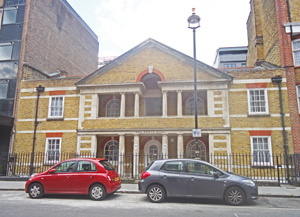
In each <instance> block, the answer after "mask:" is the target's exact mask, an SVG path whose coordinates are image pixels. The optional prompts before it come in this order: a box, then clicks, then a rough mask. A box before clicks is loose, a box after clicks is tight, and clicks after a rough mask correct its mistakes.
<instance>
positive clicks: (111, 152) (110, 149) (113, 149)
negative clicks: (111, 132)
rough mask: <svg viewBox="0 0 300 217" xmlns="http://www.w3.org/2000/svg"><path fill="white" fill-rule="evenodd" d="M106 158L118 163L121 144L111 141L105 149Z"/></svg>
mask: <svg viewBox="0 0 300 217" xmlns="http://www.w3.org/2000/svg"><path fill="white" fill-rule="evenodd" d="M104 157H105V158H106V159H108V160H110V161H114V162H117V161H118V159H119V142H118V141H116V140H110V141H109V142H107V143H106V145H105V148H104Z"/></svg>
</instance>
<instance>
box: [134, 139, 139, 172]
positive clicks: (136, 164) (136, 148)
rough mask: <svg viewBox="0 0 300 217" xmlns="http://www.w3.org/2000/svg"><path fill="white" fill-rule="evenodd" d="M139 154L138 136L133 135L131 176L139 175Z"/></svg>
mask: <svg viewBox="0 0 300 217" xmlns="http://www.w3.org/2000/svg"><path fill="white" fill-rule="evenodd" d="M139 154H140V137H139V135H134V139H133V177H134V178H138V176H139Z"/></svg>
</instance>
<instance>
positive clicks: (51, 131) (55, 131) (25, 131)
mask: <svg viewBox="0 0 300 217" xmlns="http://www.w3.org/2000/svg"><path fill="white" fill-rule="evenodd" d="M16 133H34V131H33V130H20V131H16ZM36 133H77V130H37V131H36Z"/></svg>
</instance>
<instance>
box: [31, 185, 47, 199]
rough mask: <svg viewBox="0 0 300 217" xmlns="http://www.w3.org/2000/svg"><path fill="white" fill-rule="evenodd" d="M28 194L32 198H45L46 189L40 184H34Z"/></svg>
mask: <svg viewBox="0 0 300 217" xmlns="http://www.w3.org/2000/svg"><path fill="white" fill-rule="evenodd" d="M28 194H29V196H30V197H31V198H33V199H36V198H41V197H43V196H44V188H43V186H42V185H41V184H40V183H32V184H31V185H30V186H29V188H28Z"/></svg>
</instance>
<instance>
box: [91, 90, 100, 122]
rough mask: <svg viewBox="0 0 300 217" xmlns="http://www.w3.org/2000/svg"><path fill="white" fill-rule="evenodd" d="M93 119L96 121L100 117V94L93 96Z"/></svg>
mask: <svg viewBox="0 0 300 217" xmlns="http://www.w3.org/2000/svg"><path fill="white" fill-rule="evenodd" d="M91 111H92V113H91V117H92V119H96V118H97V117H98V111H99V97H98V94H93V95H92V108H91Z"/></svg>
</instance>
